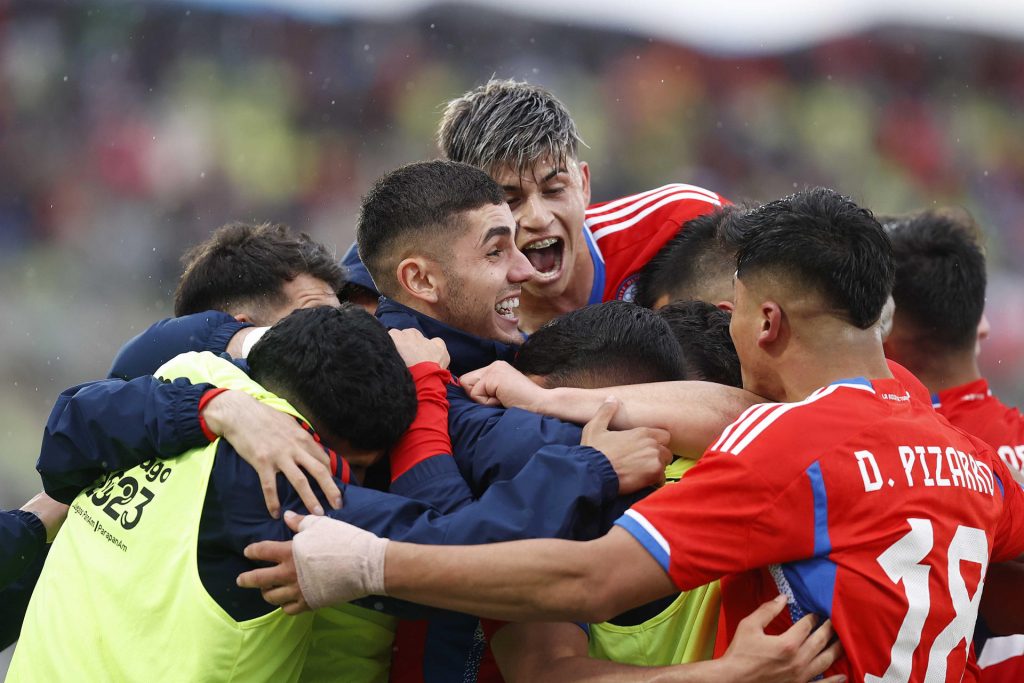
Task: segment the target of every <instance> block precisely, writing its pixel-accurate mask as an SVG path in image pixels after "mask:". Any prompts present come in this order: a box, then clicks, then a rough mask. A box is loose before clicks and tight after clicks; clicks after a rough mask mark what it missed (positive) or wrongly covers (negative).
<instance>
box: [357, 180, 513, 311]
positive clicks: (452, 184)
mask: <svg viewBox="0 0 1024 683" xmlns="http://www.w3.org/2000/svg"><path fill="white" fill-rule="evenodd" d="M504 201H505V197H504V195H503V194H502V192H501V188H500V187H498V185H497V183H495V182H494V181H493V180H491V178H490V176H488V175H487V174H486V173H484V172H483V171H481V170H480V169H478V168H474V167H472V166H469V165H467V164H460V163H455V162H453V161H420V162H416V163H413V164H408V165H406V166H402V167H401V168H398V169H395V170H394V171H391V172H390V173H388V174H386V175H385V176H384V177H382V178H381V179H380V180H378V181H377V182H376V183H375V184H374V186H373V188H372V189H371V190H370V191H369V192H368V193H367V194H366V196H365V197H363V202H362V207H361V209H360V212H359V224H358V226H357V229H356V230H357V240H358V242H359V255H360V256H361V257H362V259H363V263H365V264H366V267H367V269H369V271H370V274H371V275H372V276H373V281H374V282H375V283H376V284H377V288H378V289H379V290H380V291H381V293H382V294H385V295H388V296H394V294H395V292H396V291H397V289H398V282H397V280H396V278H395V273H394V268H395V266H397V265H398V262H399V261H400V260H401V258H404V256H403V254H406V253H408V252H409V251H410V250H422V251H423V252H425V253H426V254H428V255H432V256H437V255H439V254H441V253H443V252H444V250H445V249H446V248H447V244H448V243H449V242H450V241H451V239H452V237H453V235H455V234H458V233H461V231H462V230H463V228H464V226H465V221H463V220H462V215H461V214H463V213H465V212H467V211H472V210H473V209H478V208H480V207H482V206H486V205H488V204H494V205H497V204H502V203H504ZM441 238H444V242H443V243H442V242H441Z"/></svg>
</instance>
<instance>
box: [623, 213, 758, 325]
mask: <svg viewBox="0 0 1024 683" xmlns="http://www.w3.org/2000/svg"><path fill="white" fill-rule="evenodd" d="M739 211H740V209H739V207H737V206H735V205H732V204H730V205H726V206H723V207H721V208H718V209H715V210H714V211H711V212H709V213H706V214H703V215H701V216H698V217H697V218H693V219H691V220H689V221H687V222H686V223H685V224H684V225H683V227H682V229H681V230H680V231H679V233H678V234H676V235H675V237H673V238H672V239H670V240H669V241H668V242H667V243H666V244H665V246H663V247H662V248H661V249H660V250H659V251H658V253H657V254H655V255H654V258H652V259H651V260H650V261H649V262H648V263H647V265H645V266H644V267H643V269H642V270H641V271H640V277H639V279H638V280H637V283H636V299H635V301H636V302H637V303H638V304H640V305H641V306H643V307H645V308H654V304H655V303H656V302H657V301H658V299H660V298H661V297H662V296H665V295H668V298H669V301H681V300H687V299H704V298H705V297H706V296H707V294H705V291H706V288H707V285H708V284H709V283H710V282H713V281H714V280H715V279H716V278H721V277H726V276H727V277H729V278H731V277H732V274H733V272H734V271H735V270H736V250H735V248H734V247H733V246H732V245H730V244H728V243H726V242H725V240H724V239H722V236H721V234H722V229H723V228H722V225H723V223H724V222H726V221H729V220H731V218H732V216H734V215H737V214H738V212H739ZM723 274H725V275H723ZM712 303H714V302H712Z"/></svg>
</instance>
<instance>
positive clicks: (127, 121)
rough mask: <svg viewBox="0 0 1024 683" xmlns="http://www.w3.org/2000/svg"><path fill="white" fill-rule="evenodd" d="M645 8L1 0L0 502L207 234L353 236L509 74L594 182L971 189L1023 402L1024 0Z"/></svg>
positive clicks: (990, 348) (925, 198) (996, 357)
mask: <svg viewBox="0 0 1024 683" xmlns="http://www.w3.org/2000/svg"><path fill="white" fill-rule="evenodd" d="M495 4H496V3H495ZM628 4H629V5H630V6H629V7H628V8H620V12H621V13H622V15H621V16H614V15H613V14H609V13H608V11H606V10H600V11H597V10H594V11H590V12H587V11H585V10H582V9H579V7H582V6H583V5H584V3H578V2H575V0H573V1H570V2H563V3H561V4H560V6H559V8H557V9H558V11H557V13H552V12H540V11H538V10H536V9H535V8H534V6H535V5H537V6H539V5H540V3H535V2H532V0H531V1H527V2H523V3H521V4H520V5H519V6H516V7H513V8H512V9H517V10H518V11H517V12H516V13H515V14H506V13H502V12H501V11H498V10H495V9H492V8H490V7H487V6H476V5H474V6H460V5H450V4H449V5H436V4H434V3H430V2H415V1H409V2H402V1H401V0H387V1H385V0H380V1H379V2H377V3H369V2H356V3H352V2H341V0H337V1H336V2H328V1H326V0H322V1H320V2H316V1H314V0H305V2H294V3H285V2H280V3H278V2H272V1H269V0H268V1H265V2H260V3H249V2H237V1H232V0H224V1H222V2H216V1H212V2H206V3H186V2H164V3H149V2H146V3H127V2H118V3H114V2H50V1H48V0H45V1H41V0H15V1H7V2H4V1H3V0H0V291H2V293H3V295H2V296H0V320H3V323H2V325H0V350H2V353H0V387H2V391H0V440H2V443H3V451H2V453H3V454H2V456H0V505H2V506H3V507H17V506H18V505H20V504H21V503H22V502H24V500H26V499H27V498H28V497H29V496H30V495H31V494H33V493H34V492H35V491H37V490H38V488H39V484H38V480H37V478H36V476H35V474H34V471H33V467H32V466H33V462H34V459H35V457H36V455H37V450H38V444H39V438H40V435H41V432H42V427H43V424H44V421H45V419H46V416H47V414H48V412H49V409H50V407H51V405H52V403H53V401H54V399H55V397H56V395H57V394H58V393H59V392H60V391H61V390H62V389H63V388H65V387H67V386H70V385H73V384H76V383H79V382H82V381H86V380H89V379H93V378H97V377H101V376H103V375H104V374H105V373H106V371H107V369H108V367H109V364H110V361H111V359H112V357H113V354H114V352H115V351H116V350H117V348H118V347H119V345H120V344H121V343H122V342H123V341H124V340H126V339H127V338H129V337H130V336H132V335H134V334H136V333H138V332H139V331H140V330H141V329H143V328H144V327H145V326H147V325H148V324H149V323H151V322H153V321H155V320H156V319H158V318H161V317H166V316H167V315H169V314H170V308H171V294H172V292H173V289H174V284H175V281H176V277H177V274H178V271H179V263H178V257H179V255H180V254H181V252H182V250H183V249H184V248H185V247H186V246H187V245H189V244H190V243H192V242H195V241H196V240H199V239H202V238H204V237H205V236H206V235H207V234H208V233H209V232H210V231H211V230H212V229H213V228H215V227H217V226H218V225H220V224H222V223H224V222H226V221H228V220H233V219H239V220H255V221H264V220H269V221H284V222H287V223H290V224H291V225H293V226H295V227H298V228H300V229H303V230H306V231H308V232H310V233H311V234H312V235H313V236H314V237H316V238H317V239H319V240H321V241H323V242H325V243H327V244H329V245H333V246H335V247H336V248H337V250H338V253H339V254H340V253H341V252H342V251H344V249H345V248H346V247H347V246H348V244H349V243H350V242H351V240H352V238H353V231H354V220H355V213H356V209H357V206H358V201H359V197H360V195H361V194H362V193H363V192H364V191H365V190H366V189H367V187H368V186H369V184H370V183H372V181H373V180H374V179H375V178H376V177H377V176H378V175H380V174H381V173H383V172H384V171H386V170H389V169H391V168H393V167H395V166H396V165H399V164H401V163H404V162H408V161H414V160H417V159H423V158H430V157H432V156H434V155H435V153H436V152H435V147H434V144H433V139H432V138H433V133H434V131H435V128H436V125H437V120H438V117H439V115H440V111H441V107H442V105H443V103H444V102H445V101H447V100H448V99H450V98H452V97H455V96H457V95H459V94H460V93H462V92H463V91H465V90H467V89H469V88H470V87H473V86H474V85H476V84H478V83H480V82H482V81H484V80H486V79H487V78H489V77H491V76H492V75H496V76H498V77H515V78H522V79H527V80H529V81H531V82H535V83H539V84H542V85H545V86H548V87H550V88H551V89H552V90H553V91H554V92H555V93H556V94H557V95H558V96H559V97H560V98H562V99H563V100H564V101H565V102H566V103H567V105H568V106H569V108H570V110H571V111H572V112H573V113H574V115H575V118H576V120H577V123H578V124H579V127H580V129H581V131H582V134H583V136H584V138H585V140H586V142H587V144H588V146H589V148H588V149H585V150H583V151H582V152H581V157H582V158H584V159H586V160H588V161H589V162H590V163H591V166H592V169H593V179H594V187H593V194H594V199H595V201H598V200H603V199H609V198H613V197H616V196H620V195H625V194H629V193H632V192H636V191H640V190H643V189H647V188H651V187H655V186H658V185H662V184H665V183H667V182H673V181H682V182H691V183H695V184H699V185H704V186H706V187H709V188H711V189H714V190H716V191H718V192H721V193H723V194H725V195H726V196H728V197H730V198H732V199H751V200H765V199H771V198H774V197H777V196H781V195H783V194H787V193H789V192H791V191H792V190H793V189H794V188H798V187H801V186H804V185H808V184H810V185H813V184H822V185H830V186H834V187H836V188H838V189H840V190H842V191H843V192H845V193H848V194H851V195H853V196H854V197H855V198H856V199H857V200H858V201H861V202H862V203H864V204H866V205H867V206H869V207H871V208H872V209H874V210H876V211H878V212H885V213H889V212H904V211H910V210H914V209H918V208H923V207H928V206H933V205H949V204H952V205H959V206H964V207H966V208H967V209H969V210H970V211H971V212H972V213H973V214H974V216H975V217H976V218H977V219H978V221H979V222H980V223H981V224H982V225H983V227H984V228H985V231H986V235H987V240H988V248H989V260H990V271H991V275H990V286H989V302H988V315H989V318H990V319H991V321H992V325H993V336H992V339H991V340H990V341H989V342H988V343H987V344H986V345H985V347H984V351H983V354H982V360H983V365H984V372H985V373H986V374H987V375H988V376H990V378H991V379H992V383H993V386H994V388H995V390H996V391H998V392H999V393H1000V394H1001V395H1002V396H1004V397H1005V398H1006V399H1008V400H1010V401H1012V402H1014V403H1017V404H1019V403H1020V402H1021V400H1022V398H1024V385H1022V378H1024V358H1022V354H1021V353H1020V350H1021V349H1022V348H1024V314H1022V311H1024V277H1022V274H1021V270H1022V269H1021V267H1020V265H1019V264H1020V263H1021V262H1022V260H1024V43H1022V42H1021V38H1020V36H1021V35H1024V27H1022V26H1021V24H1022V23H1024V16H1022V17H1017V15H1024V12H1021V11H1020V9H1019V7H1017V8H1016V9H1014V4H1015V3H1002V2H993V3H972V4H971V7H970V14H971V20H970V21H967V19H964V20H963V21H961V20H960V18H959V17H958V16H952V15H944V14H943V7H942V5H943V3H916V2H911V3H902V4H905V5H907V6H908V7H909V6H914V7H917V10H919V11H920V12H921V13H920V14H914V12H908V13H907V14H906V16H901V17H899V18H898V20H894V19H893V18H892V17H889V18H885V17H881V18H875V19H872V18H871V17H860V19H859V20H858V21H857V22H850V23H849V24H845V25H844V24H843V22H842V21H836V18H837V15H836V13H840V12H841V10H842V9H843V8H844V7H845V8H846V9H849V7H846V5H857V6H865V5H871V4H872V3H870V2H868V3H863V2H861V3H845V4H844V3H841V2H840V3H821V4H822V5H825V6H826V7H832V6H833V5H834V6H835V9H834V12H833V13H832V14H831V15H829V16H824V17H821V16H819V17H818V19H819V20H823V21H822V22H820V23H822V25H821V26H820V27H816V25H814V23H813V22H811V21H810V14H808V15H807V17H805V18H806V19H807V21H804V22H802V15H801V14H800V11H799V9H798V8H797V9H788V10H787V9H786V7H785V6H792V5H794V3H787V2H782V3H774V4H775V5H781V6H783V7H782V8H781V9H780V11H788V12H789V15H788V18H787V20H786V21H782V22H775V23H772V22H767V21H766V22H764V23H761V24H758V23H757V18H756V17H751V16H748V14H749V13H750V12H754V9H753V8H754V6H755V5H756V3H720V4H719V5H720V6H718V7H715V8H702V10H701V12H702V14H701V16H700V22H696V21H695V22H694V24H693V25H689V24H686V23H685V22H683V23H682V24H680V23H679V21H678V20H679V14H680V12H685V11H686V10H685V9H680V8H679V7H676V6H674V3H657V2H652V3H649V4H650V7H648V6H647V3H643V2H641V3H628ZM659 4H661V5H663V7H662V8H661V9H660V10H659V9H658V8H656V7H654V5H659ZM678 4H679V5H687V4H689V3H678ZM796 4H799V3H796ZM403 5H409V6H411V7H407V8H405V9H404V10H403V7H402V6H403ZM478 5H488V3H487V2H483V1H481V2H479V3H478ZM669 5H673V8H672V9H671V10H670V9H669ZM879 6H880V7H884V5H882V4H879ZM1000 8H1002V10H1001V9H1000ZM371 10H374V11H377V12H378V14H377V15H374V16H367V14H366V13H368V12H370V11H371ZM385 10H386V11H385ZM818 10H819V12H818V13H819V14H820V7H819V8H818ZM659 11H662V12H670V13H671V19H672V20H673V21H674V22H676V23H675V24H670V23H668V22H667V21H662V22H659V15H658V12H659ZM709 11H710V12H711V14H709ZM1000 11H1007V12H1010V13H1011V14H1008V15H1005V16H1000ZM574 12H576V14H574ZM716 12H717V15H716V14H715V13H716ZM630 13H631V14H632V15H633V16H628V15H629V14H630ZM840 16H841V15H840ZM979 16H980V17H982V18H987V19H989V20H990V21H989V22H988V24H984V22H981V23H979V22H978V21H976V20H977V19H978V17H979ZM1015 17H1016V18H1015ZM752 19H753V20H754V21H753V22H752V21H751V20H752ZM829 19H831V21H829ZM602 23H603V24H604V26H602V25H601V24H602ZM983 24H984V25H983ZM758 26H760V27H761V28H760V30H758ZM965 26H970V28H971V30H970V32H968V31H965V30H962V29H963V27H965ZM794 28H796V29H801V30H797V31H793V30H792V29H794ZM687 29H689V30H687ZM8 655H9V652H8V653H5V654H0V672H3V671H5V670H6V666H7V656H8Z"/></svg>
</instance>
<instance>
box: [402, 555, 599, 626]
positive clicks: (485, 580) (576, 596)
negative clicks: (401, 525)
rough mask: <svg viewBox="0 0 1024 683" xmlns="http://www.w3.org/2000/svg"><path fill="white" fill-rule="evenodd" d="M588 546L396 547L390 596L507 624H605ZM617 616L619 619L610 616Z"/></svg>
mask: <svg viewBox="0 0 1024 683" xmlns="http://www.w3.org/2000/svg"><path fill="white" fill-rule="evenodd" d="M587 545H588V544H586V543H579V542H574V541H561V540H548V539H539V540H528V541H515V542H511V543H497V544H491V545H483V546H472V547H464V546H460V547H451V546H448V547H437V546H425V545H412V544H406V543H399V542H391V543H389V544H388V547H387V554H386V557H385V562H384V583H385V587H386V591H387V594H388V595H390V596H392V597H396V598H401V599H403V600H409V601H412V602H418V603H421V604H424V605H430V606H434V607H442V608H445V609H450V610H454V611H457V612H465V613H468V614H476V615H479V616H483V617H489V618H493V619H502V620H506V621H531V620H544V621H587V622H589V621H601V620H603V619H604V618H606V617H607V616H609V614H606V613H605V612H606V611H607V610H601V611H598V607H599V605H597V604H595V601H594V600H593V599H592V598H593V597H594V596H595V594H596V591H595V590H594V587H595V586H597V585H600V584H599V583H598V582H597V581H596V580H594V579H593V578H592V577H591V570H592V569H593V565H592V563H590V562H588V558H589V557H590V556H591V554H592V553H591V552H588V551H589V549H588V548H587V547H586V546H587ZM611 613H614V612H611Z"/></svg>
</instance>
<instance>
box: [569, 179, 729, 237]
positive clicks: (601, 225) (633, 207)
mask: <svg viewBox="0 0 1024 683" xmlns="http://www.w3.org/2000/svg"><path fill="white" fill-rule="evenodd" d="M723 203H727V202H726V200H725V199H723V198H722V197H721V196H720V195H718V194H717V193H715V192H712V191H710V190H705V189H704V188H702V187H698V186H696V185H687V184H685V183H672V184H669V185H663V186H662V187H658V188H655V189H653V190H648V191H647V192H640V193H638V194H633V195H629V196H628V197H622V198H619V199H614V200H611V201H607V202H601V203H598V204H593V205H591V206H590V207H589V208H588V209H587V212H586V222H587V225H588V226H589V227H590V229H591V231H592V232H593V233H594V238H595V239H601V237H604V236H605V235H607V234H611V233H613V232H616V231H618V230H624V229H626V228H629V227H632V226H633V225H636V224H637V223H640V222H641V221H643V220H644V219H646V218H648V217H649V216H652V215H655V216H656V217H657V218H659V219H665V218H670V217H673V216H677V217H678V219H679V221H680V224H682V223H683V222H685V221H687V220H689V219H690V218H693V217H695V216H698V215H700V214H703V213H706V212H708V211H710V210H712V209H713V208H715V207H717V206H721V205H722V204H723Z"/></svg>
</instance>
